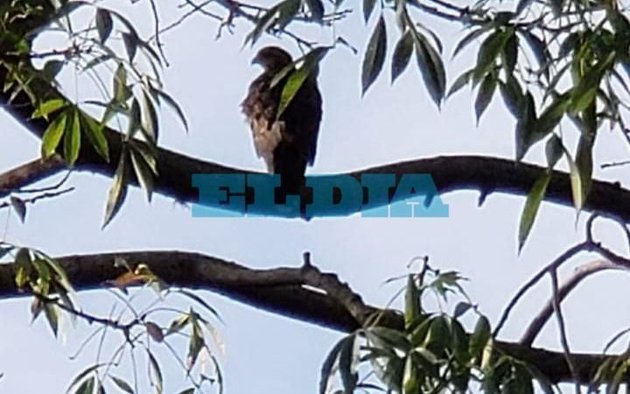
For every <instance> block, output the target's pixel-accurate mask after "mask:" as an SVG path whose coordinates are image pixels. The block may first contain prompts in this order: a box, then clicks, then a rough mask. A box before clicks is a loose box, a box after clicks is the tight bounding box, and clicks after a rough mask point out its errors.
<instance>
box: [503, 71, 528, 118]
mask: <svg viewBox="0 0 630 394" xmlns="http://www.w3.org/2000/svg"><path fill="white" fill-rule="evenodd" d="M499 91H500V92H501V97H503V102H504V103H505V106H506V107H507V109H508V111H510V113H511V114H512V115H513V116H514V117H515V118H516V119H519V118H520V117H521V114H522V112H523V110H524V109H525V108H524V106H525V97H523V90H522V89H521V85H520V84H519V83H518V81H517V80H516V78H514V76H512V75H508V77H507V79H506V82H503V81H499Z"/></svg>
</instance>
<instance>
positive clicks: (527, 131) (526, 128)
mask: <svg viewBox="0 0 630 394" xmlns="http://www.w3.org/2000/svg"><path fill="white" fill-rule="evenodd" d="M535 105H536V104H535V103H534V97H533V96H532V94H531V93H530V92H527V94H525V97H524V98H523V109H522V111H521V115H520V116H519V118H518V121H517V122H516V160H517V161H521V160H522V159H523V157H524V156H525V154H526V153H527V151H528V150H529V148H531V146H532V135H533V133H534V132H535V125H536V121H537V118H536V108H535Z"/></svg>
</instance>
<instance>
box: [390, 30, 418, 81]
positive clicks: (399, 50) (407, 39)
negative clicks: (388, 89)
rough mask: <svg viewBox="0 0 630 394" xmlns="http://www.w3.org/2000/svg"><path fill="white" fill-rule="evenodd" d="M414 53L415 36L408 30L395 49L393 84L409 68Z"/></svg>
mask: <svg viewBox="0 0 630 394" xmlns="http://www.w3.org/2000/svg"><path fill="white" fill-rule="evenodd" d="M412 51H413V36H412V35H411V31H410V30H407V31H405V33H404V34H403V35H402V37H401V38H400V40H398V43H396V47H395V48H394V56H393V58H392V83H394V81H395V80H396V78H398V76H400V74H401V73H402V72H403V71H404V70H405V68H407V65H408V64H409V60H410V59H411V53H412Z"/></svg>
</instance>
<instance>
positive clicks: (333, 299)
mask: <svg viewBox="0 0 630 394" xmlns="http://www.w3.org/2000/svg"><path fill="white" fill-rule="evenodd" d="M117 258H118V259H124V260H125V261H126V262H127V263H128V264H129V266H130V267H131V268H132V269H134V268H135V266H137V265H138V264H145V265H147V266H149V268H150V269H151V271H152V272H153V273H154V274H156V275H157V276H159V277H160V279H162V280H163V281H165V282H166V283H167V284H168V285H170V286H175V287H186V288H192V289H198V290H209V291H212V292H215V293H218V294H221V295H224V296H226V297H229V298H230V299H233V300H236V301H240V302H243V303H246V304H248V305H251V306H254V307H256V308H261V309H264V310H267V311H270V312H273V313H278V314H281V315H284V316H288V317H291V318H294V319H298V320H303V321H307V322H310V323H314V324H317V325H321V326H325V327H328V328H332V329H335V330H340V331H344V332H352V331H354V330H356V329H358V328H360V327H361V326H362V325H363V324H365V323H366V322H367V321H370V320H369V319H370V317H372V316H374V315H375V314H376V313H379V314H381V318H380V319H379V324H380V325H383V326H387V327H392V328H396V329H401V328H402V327H403V325H404V322H403V317H402V315H401V314H400V313H399V312H396V311H393V310H383V309H380V308H377V307H374V306H370V305H366V304H365V303H364V302H363V301H362V300H361V297H360V296H359V295H357V294H356V293H354V292H353V291H352V290H351V288H350V287H349V286H348V285H347V284H345V283H343V282H341V281H340V280H339V279H338V278H337V276H336V275H335V274H330V273H322V272H320V271H319V270H318V269H317V268H315V267H314V266H313V265H308V266H303V265H300V264H299V263H298V264H296V268H288V267H284V268H275V269H267V270H257V269H249V268H246V267H244V266H242V265H239V264H237V263H234V262H227V261H224V260H221V259H219V258H216V257H211V256H205V255H202V254H199V253H186V252H179V251H159V252H151V251H142V252H119V253H107V254H95V255H80V256H66V257H60V258H57V259H56V260H57V261H58V262H59V263H60V264H61V266H62V267H63V268H64V269H65V271H66V273H67V274H68V278H69V280H70V282H71V283H72V284H73V286H74V288H75V289H76V290H77V291H83V290H90V289H102V288H103V286H105V284H106V283H107V282H108V281H111V280H114V279H115V278H117V277H118V276H119V275H121V274H122V273H124V272H126V270H125V269H124V268H121V267H115V266H114V260H115V259H117ZM14 275H15V266H14V265H13V264H1V265H0V298H9V297H20V296H29V295H30V294H28V293H25V292H21V291H19V290H18V289H17V288H16V285H15V281H14ZM305 286H308V287H305ZM311 288H315V289H311ZM496 347H497V349H498V350H499V351H501V352H505V353H508V354H510V355H512V356H513V357H516V358H518V359H520V360H523V361H525V362H528V363H530V364H532V365H533V366H535V367H536V368H537V369H538V370H539V371H542V372H543V373H544V374H545V376H547V378H548V379H549V380H550V381H552V382H561V381H575V380H574V379H573V378H572V375H571V372H570V370H569V368H568V365H567V363H566V360H565V358H564V355H563V353H562V352H553V351H548V350H544V349H537V348H532V347H529V346H524V345H521V344H518V343H512V342H504V341H497V342H496ZM609 357H614V356H606V355H601V354H583V353H572V354H571V360H572V362H573V365H574V367H575V374H576V376H577V379H578V383H587V382H589V381H591V380H592V378H593V375H594V373H595V371H596V370H597V367H598V366H599V365H601V363H602V362H604V361H605V360H606V359H607V358H609Z"/></svg>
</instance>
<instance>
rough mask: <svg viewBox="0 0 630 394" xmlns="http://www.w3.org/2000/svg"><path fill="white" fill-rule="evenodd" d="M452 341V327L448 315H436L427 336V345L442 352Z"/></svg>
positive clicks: (434, 350) (431, 349) (428, 347)
mask: <svg viewBox="0 0 630 394" xmlns="http://www.w3.org/2000/svg"><path fill="white" fill-rule="evenodd" d="M450 341H451V335H450V329H449V327H448V321H447V317H446V316H442V315H439V316H436V317H435V318H433V320H432V321H431V326H429V333H428V335H427V338H426V347H427V349H429V350H430V351H432V352H434V353H436V354H441V353H443V352H444V350H445V348H446V346H448V344H449V343H450Z"/></svg>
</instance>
